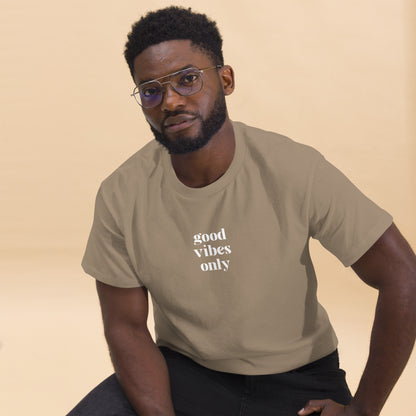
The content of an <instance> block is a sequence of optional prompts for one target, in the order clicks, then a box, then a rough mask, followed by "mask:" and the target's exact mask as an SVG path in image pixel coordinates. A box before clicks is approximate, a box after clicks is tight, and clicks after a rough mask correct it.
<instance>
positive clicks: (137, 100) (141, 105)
mask: <svg viewBox="0 0 416 416" xmlns="http://www.w3.org/2000/svg"><path fill="white" fill-rule="evenodd" d="M219 68H222V65H215V66H210V67H208V68H202V69H199V68H197V67H192V66H191V67H189V68H184V69H181V70H180V71H176V72H172V73H171V74H168V75H164V76H163V77H160V78H156V79H152V80H150V81H146V82H143V84H139V86H136V87H135V88H134V90H133V93H132V94H130V96H132V97H134V99H135V100H136V102H137V104H139V105H140V107H142V108H146V109H149V108H155V107H157V106H158V105H159V104H160V103H161V102H162V101H163V97H164V94H165V89H164V88H163V86H164V85H166V84H170V86H171V88H172V89H173V90H174V91H175V92H176V93H177V94H179V95H181V96H183V97H189V96H190V95H194V94H196V93H197V92H199V91H201V90H202V87H203V85H204V79H203V78H202V76H201V74H203V73H204V72H205V71H209V70H210V69H219ZM190 69H195V70H196V71H197V72H199V74H200V76H201V88H200V89H199V90H198V91H194V92H192V93H191V94H181V93H180V92H179V91H177V90H176V89H175V87H174V86H173V85H172V83H171V79H172V77H174V76H175V75H178V74H180V73H181V72H185V71H189V70H190ZM168 77H169V80H168V81H165V82H160V81H159V80H160V79H163V78H168ZM152 82H157V83H158V84H159V85H160V87H161V89H162V95H161V100H160V102H159V103H157V104H156V105H153V106H151V107H145V106H144V105H143V104H142V103H141V102H140V98H137V95H139V96H140V90H139V88H140V87H143V85H146V84H151V83H152Z"/></svg>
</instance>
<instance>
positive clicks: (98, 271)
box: [81, 187, 143, 288]
mask: <svg viewBox="0 0 416 416" xmlns="http://www.w3.org/2000/svg"><path fill="white" fill-rule="evenodd" d="M81 265H82V268H83V269H84V271H85V272H86V273H88V274H89V275H91V276H93V277H95V278H96V279H97V280H99V281H101V282H103V283H107V284H109V285H112V286H117V287H123V288H130V287H138V286H143V284H142V283H141V282H140V279H139V277H138V275H137V273H136V272H135V270H134V268H133V266H132V262H131V260H130V258H129V255H128V252H127V249H126V244H125V240H124V236H123V234H122V232H121V231H120V227H119V226H118V223H117V219H116V218H115V215H114V213H112V212H111V210H110V209H109V207H108V204H106V201H105V198H104V196H103V192H102V188H101V187H100V189H99V191H98V193H97V197H96V200H95V209H94V221H93V225H92V228H91V232H90V235H89V238H88V242H87V247H86V249H85V253H84V257H83V259H82V263H81Z"/></svg>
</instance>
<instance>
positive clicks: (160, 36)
mask: <svg viewBox="0 0 416 416" xmlns="http://www.w3.org/2000/svg"><path fill="white" fill-rule="evenodd" d="M127 39H128V40H127V43H126V47H125V50H124V57H125V58H126V61H127V64H128V65H129V68H130V73H131V75H132V77H133V78H134V59H135V58H136V57H137V56H138V55H140V53H142V52H143V51H144V50H145V49H146V48H148V47H149V46H152V45H157V44H158V43H162V42H165V41H168V40H179V39H185V40H190V41H191V43H192V44H193V45H194V46H195V47H197V48H200V49H201V50H203V51H205V53H207V54H208V55H209V56H210V57H211V59H212V62H213V63H214V64H215V65H221V66H222V65H224V58H223V55H222V38H221V35H220V33H219V31H218V28H217V25H216V23H215V22H214V21H212V20H210V19H209V18H208V17H207V16H206V15H205V14H200V13H195V12H192V11H191V9H190V8H189V9H184V8H182V7H176V6H170V7H167V8H165V9H160V10H156V11H154V12H149V13H148V14H146V15H145V16H143V17H142V18H141V19H140V20H139V21H138V22H136V23H135V24H134V25H133V26H132V28H131V32H130V33H129V34H128V36H127Z"/></svg>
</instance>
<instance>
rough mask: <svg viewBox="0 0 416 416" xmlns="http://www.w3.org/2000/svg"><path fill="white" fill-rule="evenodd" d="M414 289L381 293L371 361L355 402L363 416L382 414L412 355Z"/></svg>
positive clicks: (415, 314)
mask: <svg viewBox="0 0 416 416" xmlns="http://www.w3.org/2000/svg"><path fill="white" fill-rule="evenodd" d="M414 286H415V285H414V283H413V284H412V285H410V286H408V287H402V288H401V289H399V288H398V287H395V288H390V289H389V290H384V291H383V290H380V293H379V298H378V301H377V307H376V314H375V319H374V325H373V330H372V334H371V341H370V353H369V358H368V361H367V365H366V367H365V370H364V373H363V376H362V378H361V381H360V384H359V387H358V389H357V392H356V394H355V396H354V398H353V400H352V402H351V407H352V408H355V409H356V410H357V411H358V414H360V415H361V414H362V415H365V416H367V415H368V416H376V415H378V414H379V413H380V411H381V409H382V407H383V405H384V403H385V401H386V400H387V397H388V395H389V394H390V392H391V390H392V388H393V386H394V384H395V383H396V381H397V379H398V378H399V376H400V374H401V373H402V371H403V369H404V367H405V365H406V363H407V360H408V358H409V356H410V354H411V351H412V348H413V345H414V341H415V333H416V302H415V298H416V296H415V294H414V292H415V287H414Z"/></svg>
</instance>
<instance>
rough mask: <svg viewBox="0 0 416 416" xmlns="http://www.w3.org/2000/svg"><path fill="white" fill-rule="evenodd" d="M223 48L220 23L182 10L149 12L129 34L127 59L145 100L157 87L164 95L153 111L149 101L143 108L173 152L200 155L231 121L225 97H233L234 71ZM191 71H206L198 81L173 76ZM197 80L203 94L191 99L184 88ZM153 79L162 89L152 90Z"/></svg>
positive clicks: (193, 93) (197, 92)
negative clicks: (224, 62)
mask: <svg viewBox="0 0 416 416" xmlns="http://www.w3.org/2000/svg"><path fill="white" fill-rule="evenodd" d="M221 47H222V40H221V36H220V34H219V32H218V29H217V27H216V24H215V22H213V21H210V20H209V19H208V18H207V17H206V16H205V15H202V14H197V13H193V12H191V10H190V9H183V8H179V7H169V8H166V9H161V10H158V11H156V12H151V13H148V14H147V15H146V16H144V17H143V18H142V19H141V20H139V21H138V22H137V23H135V24H134V25H133V27H132V31H131V33H130V34H129V35H128V42H127V44H126V50H125V57H126V60H127V63H128V65H129V68H130V72H131V74H132V76H133V79H134V82H135V84H136V85H137V86H138V87H140V95H141V96H142V97H143V95H144V94H150V95H152V94H154V92H155V89H154V88H153V86H154V85H156V88H159V90H160V91H161V92H160V93H159V92H158V93H157V94H158V97H157V99H156V100H153V101H154V103H155V104H154V106H152V100H148V99H147V97H146V102H145V103H143V100H142V102H141V104H145V105H144V108H143V113H144V115H145V117H146V120H147V121H148V123H149V124H150V127H151V129H152V131H153V133H154V135H155V138H156V140H158V141H159V142H160V143H161V144H163V145H164V146H165V147H166V148H167V149H168V151H169V152H170V153H175V154H183V153H189V152H193V151H196V150H199V149H200V148H202V147H204V146H205V145H206V144H207V143H208V141H209V140H210V139H211V137H212V136H213V135H214V134H215V133H216V132H217V131H218V130H219V129H220V128H221V127H222V126H223V124H224V121H225V120H226V117H227V110H226V105H225V98H224V96H225V95H228V94H230V93H231V92H232V90H233V87H234V78H233V71H232V69H231V68H230V67H229V66H224V65H223V56H222V51H221ZM190 67H192V68H194V69H196V70H202V71H200V73H199V75H198V76H199V78H198V77H195V76H188V75H187V74H185V77H186V78H181V77H182V75H181V74H180V76H179V78H178V77H177V76H176V75H172V74H176V73H177V72H178V71H180V70H183V69H184V68H190ZM193 73H194V74H195V71H194V72H193ZM193 78H194V79H198V82H199V84H198V86H200V89H199V87H198V88H196V89H191V90H189V91H190V93H189V94H188V93H187V92H186V89H184V88H183V85H186V86H188V85H190V84H189V83H190V82H191V80H192V79H193ZM182 79H183V80H184V81H183V82H184V84H183V85H180V84H179V82H182ZM151 80H152V81H153V80H157V81H158V82H159V83H160V84H157V83H156V84H155V83H154V82H151V83H150V85H151V87H150V88H147V86H148V85H149V81H151ZM158 86H159V87H158ZM175 86H176V88H175ZM145 87H146V89H144V88H145ZM139 102H140V101H139ZM148 102H149V103H150V106H151V108H149V106H148V105H147V103H148Z"/></svg>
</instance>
